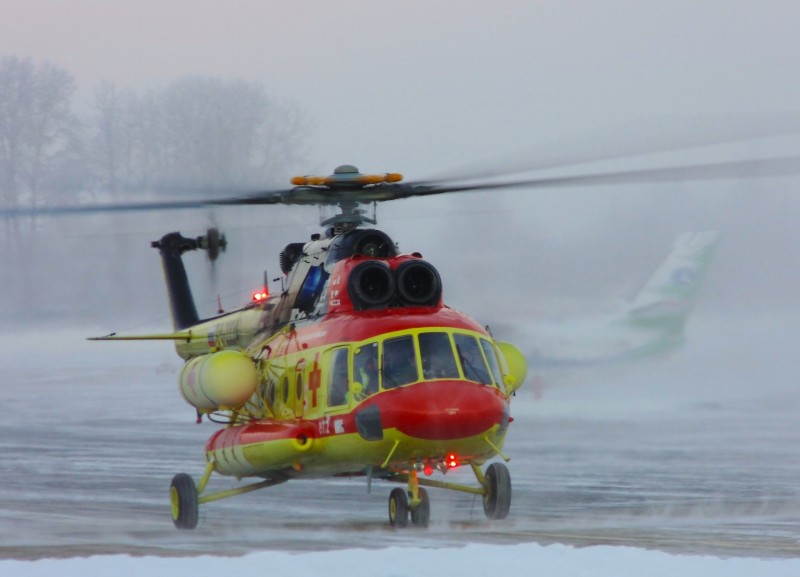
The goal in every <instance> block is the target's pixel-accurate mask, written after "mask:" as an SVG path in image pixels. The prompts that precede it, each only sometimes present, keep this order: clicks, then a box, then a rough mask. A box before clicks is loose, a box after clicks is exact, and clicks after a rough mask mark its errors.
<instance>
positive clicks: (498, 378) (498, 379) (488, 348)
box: [481, 339, 503, 386]
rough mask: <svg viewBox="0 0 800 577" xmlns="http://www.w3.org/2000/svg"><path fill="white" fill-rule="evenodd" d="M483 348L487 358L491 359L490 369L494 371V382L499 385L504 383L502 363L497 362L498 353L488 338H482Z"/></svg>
mask: <svg viewBox="0 0 800 577" xmlns="http://www.w3.org/2000/svg"><path fill="white" fill-rule="evenodd" d="M481 348H482V349H483V353H484V354H485V355H486V360H487V361H489V369H490V370H491V371H492V376H493V377H494V382H495V383H497V385H498V386H500V385H502V384H503V375H502V374H501V373H500V364H499V363H498V362H497V353H496V352H495V350H494V347H493V346H492V343H490V342H489V341H487V340H486V339H481Z"/></svg>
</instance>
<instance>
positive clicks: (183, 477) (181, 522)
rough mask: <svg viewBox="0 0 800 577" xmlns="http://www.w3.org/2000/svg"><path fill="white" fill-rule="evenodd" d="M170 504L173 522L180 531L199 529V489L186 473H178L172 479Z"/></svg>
mask: <svg viewBox="0 0 800 577" xmlns="http://www.w3.org/2000/svg"><path fill="white" fill-rule="evenodd" d="M169 502H170V509H171V510H172V522H173V523H175V526H176V527H177V528H178V529H194V528H195V527H197V487H196V486H195V484H194V480H193V479H192V478H191V477H190V476H189V475H187V474H186V473H178V474H177V475H175V476H174V477H173V478H172V486H171V487H170V490H169Z"/></svg>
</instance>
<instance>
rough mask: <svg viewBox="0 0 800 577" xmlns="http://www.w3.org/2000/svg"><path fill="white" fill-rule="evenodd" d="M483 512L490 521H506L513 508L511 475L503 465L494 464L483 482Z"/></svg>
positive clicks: (487, 470)
mask: <svg viewBox="0 0 800 577" xmlns="http://www.w3.org/2000/svg"><path fill="white" fill-rule="evenodd" d="M483 488H484V493H483V512H484V513H486V516H487V517H488V518H489V519H505V518H506V517H507V516H508V511H509V509H510V508H511V475H510V474H509V472H508V468H507V467H506V466H505V465H503V464H502V463H492V464H491V465H489V468H488V469H486V474H485V475H484V481H483Z"/></svg>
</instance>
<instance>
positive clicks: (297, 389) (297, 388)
mask: <svg viewBox="0 0 800 577" xmlns="http://www.w3.org/2000/svg"><path fill="white" fill-rule="evenodd" d="M294 398H295V400H296V401H299V400H300V399H302V398H303V373H297V382H296V383H295V384H294Z"/></svg>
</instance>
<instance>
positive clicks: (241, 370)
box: [180, 350, 258, 412]
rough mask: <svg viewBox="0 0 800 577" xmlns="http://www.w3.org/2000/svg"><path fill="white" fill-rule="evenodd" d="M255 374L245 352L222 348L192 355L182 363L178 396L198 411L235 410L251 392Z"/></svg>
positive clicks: (255, 383)
mask: <svg viewBox="0 0 800 577" xmlns="http://www.w3.org/2000/svg"><path fill="white" fill-rule="evenodd" d="M257 384H258V374H257V371H256V365H255V363H254V362H253V360H252V359H251V358H250V357H248V356H247V355H246V354H245V353H243V352H241V351H235V350H224V351H219V352H216V353H211V354H208V355H201V356H199V357H194V358H193V359H190V360H189V361H187V363H186V364H185V365H183V369H182V370H181V376H180V389H181V395H183V398H184V399H186V402H187V403H189V404H190V405H192V406H193V407H195V408H196V409H198V410H199V411H201V412H208V411H214V410H218V409H238V408H239V407H241V406H242V405H244V404H245V403H246V402H247V401H248V399H250V397H251V396H252V395H253V393H254V392H255V390H256V385H257Z"/></svg>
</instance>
